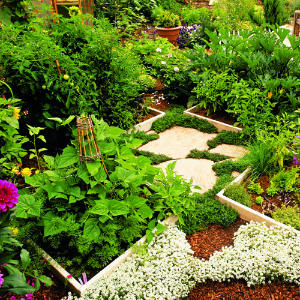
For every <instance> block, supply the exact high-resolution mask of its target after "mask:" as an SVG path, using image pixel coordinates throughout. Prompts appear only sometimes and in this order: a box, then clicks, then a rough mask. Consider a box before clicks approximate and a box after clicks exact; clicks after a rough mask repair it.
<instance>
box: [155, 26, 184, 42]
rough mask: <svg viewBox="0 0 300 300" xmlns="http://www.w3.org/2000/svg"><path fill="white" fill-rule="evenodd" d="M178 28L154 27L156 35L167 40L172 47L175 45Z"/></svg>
mask: <svg viewBox="0 0 300 300" xmlns="http://www.w3.org/2000/svg"><path fill="white" fill-rule="evenodd" d="M180 28H181V26H179V27H173V28H162V27H155V29H156V31H157V34H158V35H159V36H160V37H162V38H167V39H168V41H169V42H170V43H172V44H173V45H176V44H177V39H178V36H179V31H180Z"/></svg>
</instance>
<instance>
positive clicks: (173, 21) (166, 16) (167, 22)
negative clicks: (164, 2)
mask: <svg viewBox="0 0 300 300" xmlns="http://www.w3.org/2000/svg"><path fill="white" fill-rule="evenodd" d="M155 25H156V26H158V27H163V28H173V27H177V26H179V25H180V19H179V16H178V15H175V14H173V13H171V12H169V11H167V10H162V11H160V12H159V14H157V15H156V16H155Z"/></svg>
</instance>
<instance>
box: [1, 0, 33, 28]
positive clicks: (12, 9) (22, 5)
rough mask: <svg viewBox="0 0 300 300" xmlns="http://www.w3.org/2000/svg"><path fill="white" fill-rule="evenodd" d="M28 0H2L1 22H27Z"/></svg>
mask: <svg viewBox="0 0 300 300" xmlns="http://www.w3.org/2000/svg"><path fill="white" fill-rule="evenodd" d="M28 4H29V3H28V1H19V0H3V1H1V6H0V20H1V23H3V24H6V25H8V24H11V23H15V24H24V23H27V22H28V21H27V18H28V17H29V14H28V9H26V6H27V5H28Z"/></svg>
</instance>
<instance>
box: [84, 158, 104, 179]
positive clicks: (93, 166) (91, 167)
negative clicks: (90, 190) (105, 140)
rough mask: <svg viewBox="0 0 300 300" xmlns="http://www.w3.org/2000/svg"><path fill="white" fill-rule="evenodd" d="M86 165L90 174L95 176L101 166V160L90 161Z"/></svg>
mask: <svg viewBox="0 0 300 300" xmlns="http://www.w3.org/2000/svg"><path fill="white" fill-rule="evenodd" d="M86 167H87V169H88V172H89V173H90V175H91V176H95V175H96V174H97V173H98V171H99V169H100V168H101V163H100V162H99V161H93V162H88V163H87V164H86Z"/></svg>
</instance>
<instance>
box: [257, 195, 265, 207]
mask: <svg viewBox="0 0 300 300" xmlns="http://www.w3.org/2000/svg"><path fill="white" fill-rule="evenodd" d="M255 202H256V204H258V205H262V204H263V202H264V198H263V197H262V196H258V197H256V198H255Z"/></svg>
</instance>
